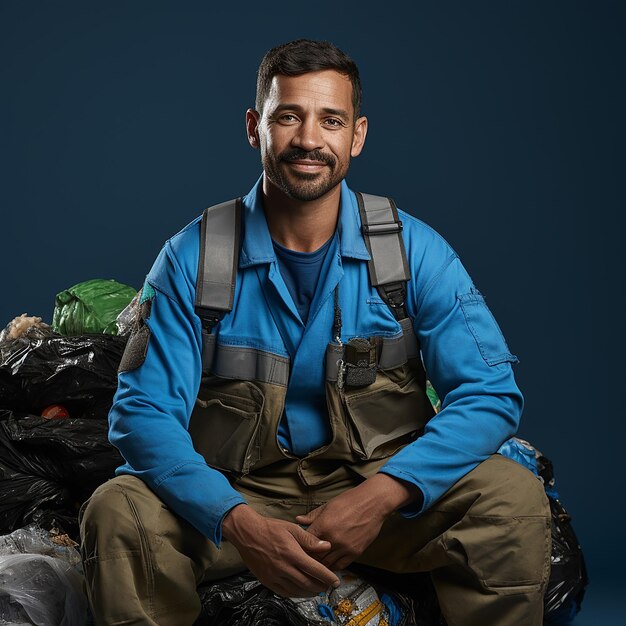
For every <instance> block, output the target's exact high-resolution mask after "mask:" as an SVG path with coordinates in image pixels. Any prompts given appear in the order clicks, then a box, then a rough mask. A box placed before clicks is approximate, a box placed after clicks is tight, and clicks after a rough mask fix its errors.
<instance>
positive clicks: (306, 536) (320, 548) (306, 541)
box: [292, 526, 331, 553]
mask: <svg viewBox="0 0 626 626" xmlns="http://www.w3.org/2000/svg"><path fill="white" fill-rule="evenodd" d="M292 535H293V536H294V538H295V540H296V541H297V542H298V543H299V544H300V547H301V548H302V549H303V550H304V551H305V552H321V553H324V552H328V551H329V550H330V548H331V544H330V541H325V540H323V539H319V538H318V537H316V536H315V535H313V534H311V533H309V532H307V531H306V530H304V528H300V526H294V527H293V531H292Z"/></svg>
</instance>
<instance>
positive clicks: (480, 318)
mask: <svg viewBox="0 0 626 626" xmlns="http://www.w3.org/2000/svg"><path fill="white" fill-rule="evenodd" d="M457 297H458V299H459V303H460V305H461V310H462V311H463V315H464V317H465V321H466V322H467V326H468V328H469V329H470V332H471V333H472V335H473V336H474V339H475V340H476V345H477V346H478V349H479V350H480V354H481V355H482V357H483V359H484V360H485V362H486V363H487V365H498V364H499V363H506V362H509V363H518V362H519V359H518V358H517V357H516V356H515V355H514V354H511V353H510V352H509V347H508V346H507V345H506V341H505V339H504V336H503V335H502V331H501V330H500V327H499V326H498V322H496V319H495V318H494V316H493V314H492V313H491V311H490V310H489V307H488V306H487V303H486V302H485V298H484V297H483V296H482V294H480V293H478V292H474V293H466V294H463V295H460V296H457Z"/></svg>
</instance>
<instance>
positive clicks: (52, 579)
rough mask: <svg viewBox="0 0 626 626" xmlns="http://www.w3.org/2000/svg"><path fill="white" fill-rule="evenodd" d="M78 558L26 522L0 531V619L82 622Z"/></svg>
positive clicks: (53, 624) (46, 625) (61, 624)
mask: <svg viewBox="0 0 626 626" xmlns="http://www.w3.org/2000/svg"><path fill="white" fill-rule="evenodd" d="M86 619H87V601H86V598H85V596H84V595H83V592H82V569H81V558H80V554H79V552H78V550H76V548H74V547H72V546H64V545H57V544H55V543H54V542H53V541H52V539H51V537H50V534H49V533H48V532H47V531H45V530H44V529H43V528H41V527H38V526H36V525H31V526H28V527H26V528H20V529H18V530H16V531H15V532H13V533H11V534H10V535H3V536H0V624H4V625H9V624H10V625H11V626H18V625H22V624H28V625H32V624H36V625H37V626H84V624H85V622H86Z"/></svg>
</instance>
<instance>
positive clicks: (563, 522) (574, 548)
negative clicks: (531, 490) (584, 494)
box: [544, 498, 588, 625]
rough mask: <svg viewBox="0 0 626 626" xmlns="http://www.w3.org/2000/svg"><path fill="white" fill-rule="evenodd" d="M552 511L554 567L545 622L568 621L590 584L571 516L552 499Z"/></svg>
mask: <svg viewBox="0 0 626 626" xmlns="http://www.w3.org/2000/svg"><path fill="white" fill-rule="evenodd" d="M549 500H550V510H551V513H552V570H551V572H550V582H549V583H548V588H547V590H546V595H545V610H544V623H545V624H551V625H552V624H554V625H557V624H558V625H561V624H569V623H570V622H571V621H572V620H573V619H574V617H575V616H576V614H577V613H578V612H579V611H580V607H581V604H582V601H583V598H584V596H585V589H586V587H587V583H588V578H587V568H586V565H585V559H584V557H583V552H582V549H581V547H580V544H579V543H578V539H577V537H576V533H575V532H574V529H573V528H572V525H571V517H570V516H569V514H568V513H567V511H566V510H565V508H564V507H563V505H562V504H561V503H560V502H559V501H558V500H555V499H554V498H549Z"/></svg>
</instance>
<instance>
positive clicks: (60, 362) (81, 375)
mask: <svg viewBox="0 0 626 626" xmlns="http://www.w3.org/2000/svg"><path fill="white" fill-rule="evenodd" d="M127 339H128V338H127V337H117V336H112V335H79V336H74V337H64V336H61V335H57V334H51V333H46V332H42V331H40V330H39V329H37V328H31V329H29V330H28V331H27V332H26V333H25V334H24V335H23V336H22V337H19V338H18V339H14V340H12V341H6V342H3V343H0V409H8V410H11V411H21V412H27V413H34V414H37V415H39V414H41V412H42V410H43V409H44V408H45V407H47V406H49V405H54V404H61V405H63V406H64V407H66V408H67V410H68V412H69V414H70V416H71V417H76V418H96V417H97V418H106V416H107V414H108V412H109V408H110V407H111V403H112V400H113V395H114V394H115V390H116V389H117V368H118V365H119V362H120V361H121V358H122V354H123V353H124V348H125V347H126V341H127Z"/></svg>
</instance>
